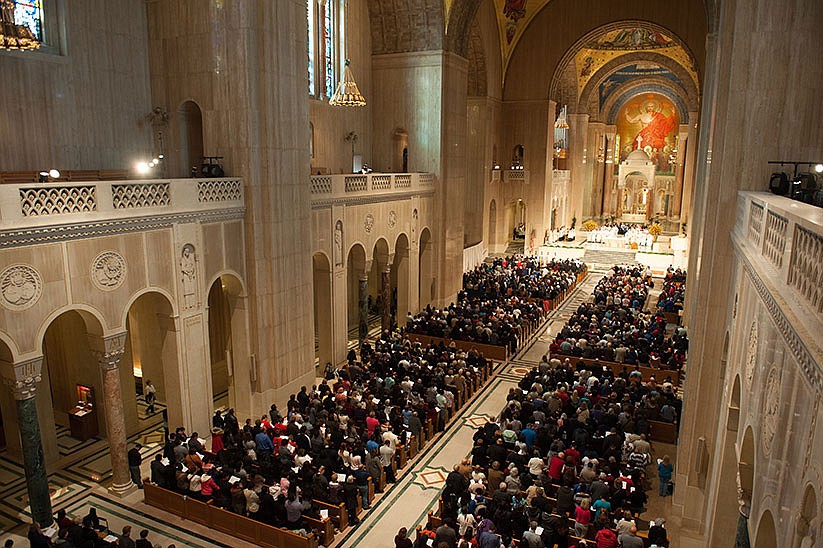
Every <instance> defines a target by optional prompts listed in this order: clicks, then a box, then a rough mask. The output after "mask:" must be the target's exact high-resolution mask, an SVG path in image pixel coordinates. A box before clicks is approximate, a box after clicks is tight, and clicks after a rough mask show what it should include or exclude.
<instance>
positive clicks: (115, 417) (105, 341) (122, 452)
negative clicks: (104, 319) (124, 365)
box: [89, 332, 135, 497]
mask: <svg viewBox="0 0 823 548" xmlns="http://www.w3.org/2000/svg"><path fill="white" fill-rule="evenodd" d="M89 342H90V345H91V348H92V350H93V351H94V353H95V355H96V356H97V362H98V364H99V365H100V375H101V376H102V378H103V412H104V413H105V417H106V436H107V437H108V440H109V454H110V456H111V471H112V476H113V477H112V485H111V487H109V491H110V492H111V493H113V494H115V495H118V496H121V497H122V496H125V495H127V494H128V493H130V492H132V491H133V490H134V489H135V485H134V483H132V481H131V476H130V475H129V462H128V454H127V450H126V421H125V416H124V414H123V395H122V391H121V389H120V358H121V357H122V356H123V351H124V349H125V347H124V345H125V342H126V333H125V332H123V333H118V334H116V335H110V336H104V337H100V336H99V335H90V336H89Z"/></svg>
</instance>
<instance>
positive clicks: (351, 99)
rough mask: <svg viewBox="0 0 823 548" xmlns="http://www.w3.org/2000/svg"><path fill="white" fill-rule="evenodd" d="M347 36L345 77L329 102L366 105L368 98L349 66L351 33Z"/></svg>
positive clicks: (347, 15) (342, 105)
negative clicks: (364, 95) (358, 85)
mask: <svg viewBox="0 0 823 548" xmlns="http://www.w3.org/2000/svg"><path fill="white" fill-rule="evenodd" d="M348 21H349V3H348V2H346V21H345V23H346V25H348ZM345 36H346V39H345V40H346V42H345V47H346V62H345V64H344V66H343V78H341V79H340V82H339V83H338V84H337V90H335V92H334V95H332V96H331V99H329V104H330V105H332V106H334V107H363V106H366V98H365V97H363V94H362V93H360V89H359V88H358V87H357V82H355V81H354V75H353V74H352V72H351V69H350V68H349V64H350V63H349V58H348V53H349V33H348V32H346V33H345Z"/></svg>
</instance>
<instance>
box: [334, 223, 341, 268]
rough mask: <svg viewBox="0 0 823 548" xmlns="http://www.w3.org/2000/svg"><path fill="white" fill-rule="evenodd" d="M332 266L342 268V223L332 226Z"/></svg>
mask: <svg viewBox="0 0 823 548" xmlns="http://www.w3.org/2000/svg"><path fill="white" fill-rule="evenodd" d="M334 266H343V221H341V220H339V219H338V220H337V222H336V223H335V224H334Z"/></svg>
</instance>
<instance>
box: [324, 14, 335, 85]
mask: <svg viewBox="0 0 823 548" xmlns="http://www.w3.org/2000/svg"><path fill="white" fill-rule="evenodd" d="M335 38H336V37H335V32H334V0H327V2H326V6H325V8H324V9H323V57H324V59H323V61H324V68H325V70H324V76H325V81H326V97H331V96H332V95H333V94H334V80H335V78H334V65H335V63H334V40H335Z"/></svg>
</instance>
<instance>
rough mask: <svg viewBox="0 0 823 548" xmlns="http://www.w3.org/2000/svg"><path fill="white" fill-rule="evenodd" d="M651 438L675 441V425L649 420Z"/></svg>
mask: <svg viewBox="0 0 823 548" xmlns="http://www.w3.org/2000/svg"><path fill="white" fill-rule="evenodd" d="M649 427H650V428H651V440H652V441H659V442H663V443H672V444H674V443H677V425H676V424H673V423H670V422H663V421H655V420H650V421H649Z"/></svg>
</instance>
